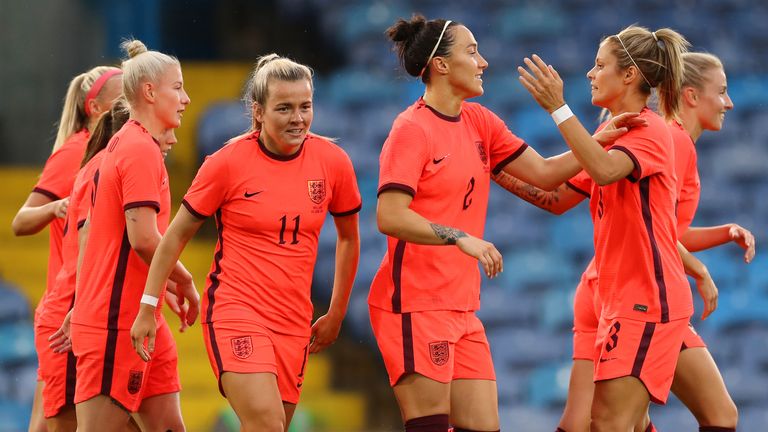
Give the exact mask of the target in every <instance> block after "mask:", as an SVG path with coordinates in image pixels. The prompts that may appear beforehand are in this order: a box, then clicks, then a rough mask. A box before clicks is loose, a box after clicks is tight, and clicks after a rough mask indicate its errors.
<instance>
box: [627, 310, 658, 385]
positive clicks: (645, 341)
mask: <svg viewBox="0 0 768 432" xmlns="http://www.w3.org/2000/svg"><path fill="white" fill-rule="evenodd" d="M654 330H656V323H652V322H649V323H645V329H644V330H643V337H642V339H640V346H639V347H638V348H637V355H635V363H634V364H633V365H632V376H633V377H635V378H638V379H639V378H640V372H641V371H642V370H643V363H644V362H645V356H646V355H647V354H648V347H650V346H651V338H653V332H654Z"/></svg>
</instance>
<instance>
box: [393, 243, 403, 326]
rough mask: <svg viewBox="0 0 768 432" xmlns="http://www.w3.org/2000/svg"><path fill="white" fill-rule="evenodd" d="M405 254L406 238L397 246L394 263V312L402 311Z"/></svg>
mask: <svg viewBox="0 0 768 432" xmlns="http://www.w3.org/2000/svg"><path fill="white" fill-rule="evenodd" d="M403 255H405V240H398V241H397V245H396V246H395V256H394V258H393V260H394V262H393V263H392V284H393V285H394V286H395V289H394V291H393V292H392V312H394V313H400V312H401V311H402V303H401V297H400V296H401V295H402V291H401V284H400V279H401V276H402V274H403Z"/></svg>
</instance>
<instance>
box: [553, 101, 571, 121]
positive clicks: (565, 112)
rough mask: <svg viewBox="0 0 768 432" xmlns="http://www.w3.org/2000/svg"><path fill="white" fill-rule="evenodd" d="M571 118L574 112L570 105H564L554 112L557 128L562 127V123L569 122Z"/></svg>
mask: <svg viewBox="0 0 768 432" xmlns="http://www.w3.org/2000/svg"><path fill="white" fill-rule="evenodd" d="M571 117H573V111H571V108H570V107H569V106H568V104H564V105H563V106H561V107H560V108H558V109H556V110H554V111H552V120H554V121H555V124H556V125H557V126H560V123H562V122H564V121H566V120H568V119H569V118H571Z"/></svg>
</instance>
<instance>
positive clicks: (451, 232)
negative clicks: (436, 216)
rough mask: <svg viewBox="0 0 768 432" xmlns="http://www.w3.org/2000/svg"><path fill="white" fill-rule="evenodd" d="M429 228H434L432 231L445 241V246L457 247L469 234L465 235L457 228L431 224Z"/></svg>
mask: <svg viewBox="0 0 768 432" xmlns="http://www.w3.org/2000/svg"><path fill="white" fill-rule="evenodd" d="M429 226H431V227H432V231H434V232H435V235H436V236H437V237H438V238H439V239H440V240H443V241H445V244H447V245H455V244H456V242H457V241H458V240H459V239H460V238H462V237H466V236H467V233H465V232H464V231H462V230H459V229H456V228H451V227H447V226H445V225H440V224H436V223H431V224H429Z"/></svg>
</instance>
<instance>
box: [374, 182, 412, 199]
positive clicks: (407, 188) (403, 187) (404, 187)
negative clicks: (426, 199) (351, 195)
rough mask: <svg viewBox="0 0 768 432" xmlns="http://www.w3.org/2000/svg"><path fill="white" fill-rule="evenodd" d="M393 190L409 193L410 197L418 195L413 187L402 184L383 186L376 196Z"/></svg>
mask: <svg viewBox="0 0 768 432" xmlns="http://www.w3.org/2000/svg"><path fill="white" fill-rule="evenodd" d="M391 189H394V190H399V191H402V192H405V193H407V194H408V195H410V196H415V195H416V191H415V190H414V189H413V188H412V187H410V186H408V185H405V184H402V183H387V184H383V185H381V187H380V188H379V191H378V192H377V193H376V196H377V197H378V196H379V195H381V194H382V193H384V192H386V191H388V190H391Z"/></svg>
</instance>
